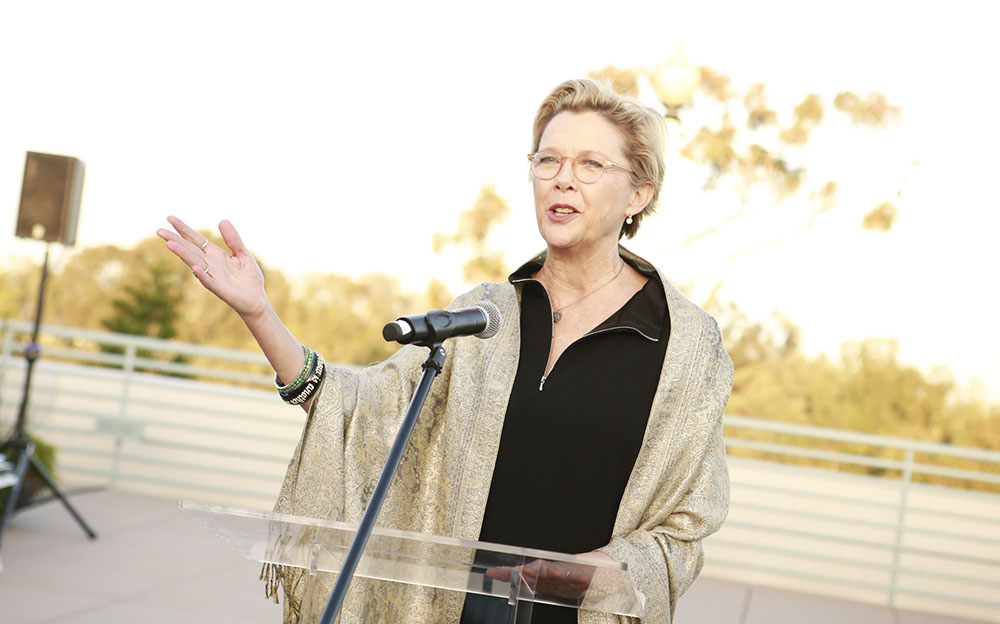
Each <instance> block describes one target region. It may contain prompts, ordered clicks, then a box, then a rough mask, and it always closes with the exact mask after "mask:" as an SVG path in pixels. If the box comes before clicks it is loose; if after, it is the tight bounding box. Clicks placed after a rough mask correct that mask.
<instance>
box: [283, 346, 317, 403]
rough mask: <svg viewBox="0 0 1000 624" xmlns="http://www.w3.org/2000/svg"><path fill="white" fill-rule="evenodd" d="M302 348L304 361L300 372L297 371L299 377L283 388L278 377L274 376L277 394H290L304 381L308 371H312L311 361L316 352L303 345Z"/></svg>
mask: <svg viewBox="0 0 1000 624" xmlns="http://www.w3.org/2000/svg"><path fill="white" fill-rule="evenodd" d="M302 348H303V349H304V350H305V354H306V360H305V362H303V363H302V370H300V371H299V376H298V377H296V378H295V381H293V382H292V383H290V384H286V385H284V386H283V385H281V382H280V381H279V380H278V375H277V374H276V375H275V376H274V385H275V386H277V388H278V392H280V393H282V394H290V393H291V391H292V390H294V389H295V387H296V386H298V385H300V384H301V383H302V382H303V381H305V379H306V377H307V376H308V375H309V371H310V370H311V369H312V365H313V359H314V358H315V356H316V352H315V351H313V350H312V349H310V348H309V347H307V346H305V345H302Z"/></svg>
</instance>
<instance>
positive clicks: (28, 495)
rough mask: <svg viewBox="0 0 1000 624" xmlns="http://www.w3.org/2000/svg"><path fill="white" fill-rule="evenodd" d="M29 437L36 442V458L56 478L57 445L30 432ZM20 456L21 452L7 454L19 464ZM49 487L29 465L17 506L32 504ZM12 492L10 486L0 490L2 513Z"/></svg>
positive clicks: (12, 460)
mask: <svg viewBox="0 0 1000 624" xmlns="http://www.w3.org/2000/svg"><path fill="white" fill-rule="evenodd" d="M29 437H30V438H31V440H32V441H33V442H34V443H35V455H34V457H35V459H36V460H37V461H38V463H40V464H41V465H42V467H44V468H45V471H46V472H48V473H49V476H51V477H52V478H53V479H55V478H56V477H55V470H56V447H54V446H52V445H51V444H48V443H47V442H45V441H44V440H41V439H40V438H38V437H36V436H33V435H30V434H29ZM18 457H19V454H8V455H7V456H6V458H7V461H8V462H9V463H11V464H12V465H17V460H18ZM47 489H48V488H47V487H46V485H45V482H44V481H42V479H41V477H39V476H38V475H37V474H35V471H34V470H32V469H31V468H30V467H29V468H28V473H27V476H26V477H25V480H24V484H23V485H22V486H21V495H20V496H18V500H17V507H18V508H20V507H25V506H27V505H30V504H31V502H32V501H33V500H34V499H35V498H36V497H38V495H39V494H42V493H43V492H45V490H47ZM10 492H11V490H10V488H5V489H3V490H0V513H2V512H3V510H4V509H6V508H7V496H9V494H10Z"/></svg>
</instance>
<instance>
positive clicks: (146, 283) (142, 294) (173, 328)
mask: <svg viewBox="0 0 1000 624" xmlns="http://www.w3.org/2000/svg"><path fill="white" fill-rule="evenodd" d="M147 267H148V271H149V273H148V275H147V276H144V277H145V279H144V280H143V281H141V282H138V283H137V284H135V285H125V286H123V287H122V289H123V290H124V291H125V292H124V295H123V296H121V297H117V298H115V299H113V300H112V302H111V305H112V307H113V308H114V311H115V313H114V315H112V316H110V317H108V318H105V319H102V320H101V325H102V326H103V327H104V328H105V329H107V330H109V331H112V332H115V333H119V334H133V335H136V336H149V337H151V338H162V339H170V338H175V337H177V335H178V330H177V322H178V321H179V320H180V318H181V312H180V304H181V302H182V301H183V297H182V295H181V293H180V288H179V284H178V279H177V275H176V274H173V272H172V271H171V269H170V267H169V265H167V264H166V263H165V262H163V261H157V262H155V263H152V264H148V265H147ZM101 351H104V352H106V353H119V354H120V353H124V352H125V350H124V349H123V348H122V347H120V346H118V345H106V344H102V345H101ZM136 355H137V356H138V357H139V358H141V359H158V360H164V361H167V362H170V363H173V364H183V363H185V362H187V358H186V357H184V356H183V355H171V356H169V357H168V358H164V357H162V356H157V354H155V353H154V352H152V351H150V350H148V349H139V350H138V351H137V352H136ZM137 368H138V369H140V370H141V369H142V368H143V367H141V366H140V367H137Z"/></svg>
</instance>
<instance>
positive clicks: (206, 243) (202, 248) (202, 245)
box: [201, 238, 208, 251]
mask: <svg viewBox="0 0 1000 624" xmlns="http://www.w3.org/2000/svg"><path fill="white" fill-rule="evenodd" d="M206 247H208V239H207V238H206V239H205V242H204V243H202V244H201V250H202V251H205V248H206Z"/></svg>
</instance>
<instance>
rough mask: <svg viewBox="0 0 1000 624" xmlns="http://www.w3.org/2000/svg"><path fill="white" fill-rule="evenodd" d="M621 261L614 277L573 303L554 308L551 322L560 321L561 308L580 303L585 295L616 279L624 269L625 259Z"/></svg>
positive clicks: (590, 293) (585, 296)
mask: <svg viewBox="0 0 1000 624" xmlns="http://www.w3.org/2000/svg"><path fill="white" fill-rule="evenodd" d="M621 262H622V264H621V266H620V267H618V272H617V273H615V276H614V277H612V278H611V279H609V280H608V281H606V282H604V283H603V284H601V285H600V286H598V287H597V288H595V289H594V290H592V291H590V292H589V293H587V294H586V295H584V296H582V297H580V298H579V299H577V300H576V301H574V302H573V303H567V304H566V305H564V306H562V307H561V308H559V309H558V310H556V311H555V312H553V313H552V322H553V323H558V322H559V321H561V320H562V311H563V310H565V309H566V308H568V307H570V306H574V305H576V304H578V303H580V302H581V301H583V300H584V299H586V298H587V297H589V296H591V295H592V294H594V293H596V292H597V291H599V290H600V289H602V288H604V287H605V286H607V285H608V284H610V283H611V282H613V281H615V280H616V279H618V276H619V275H621V274H622V270H624V269H625V261H624V260H622V261H621Z"/></svg>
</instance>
